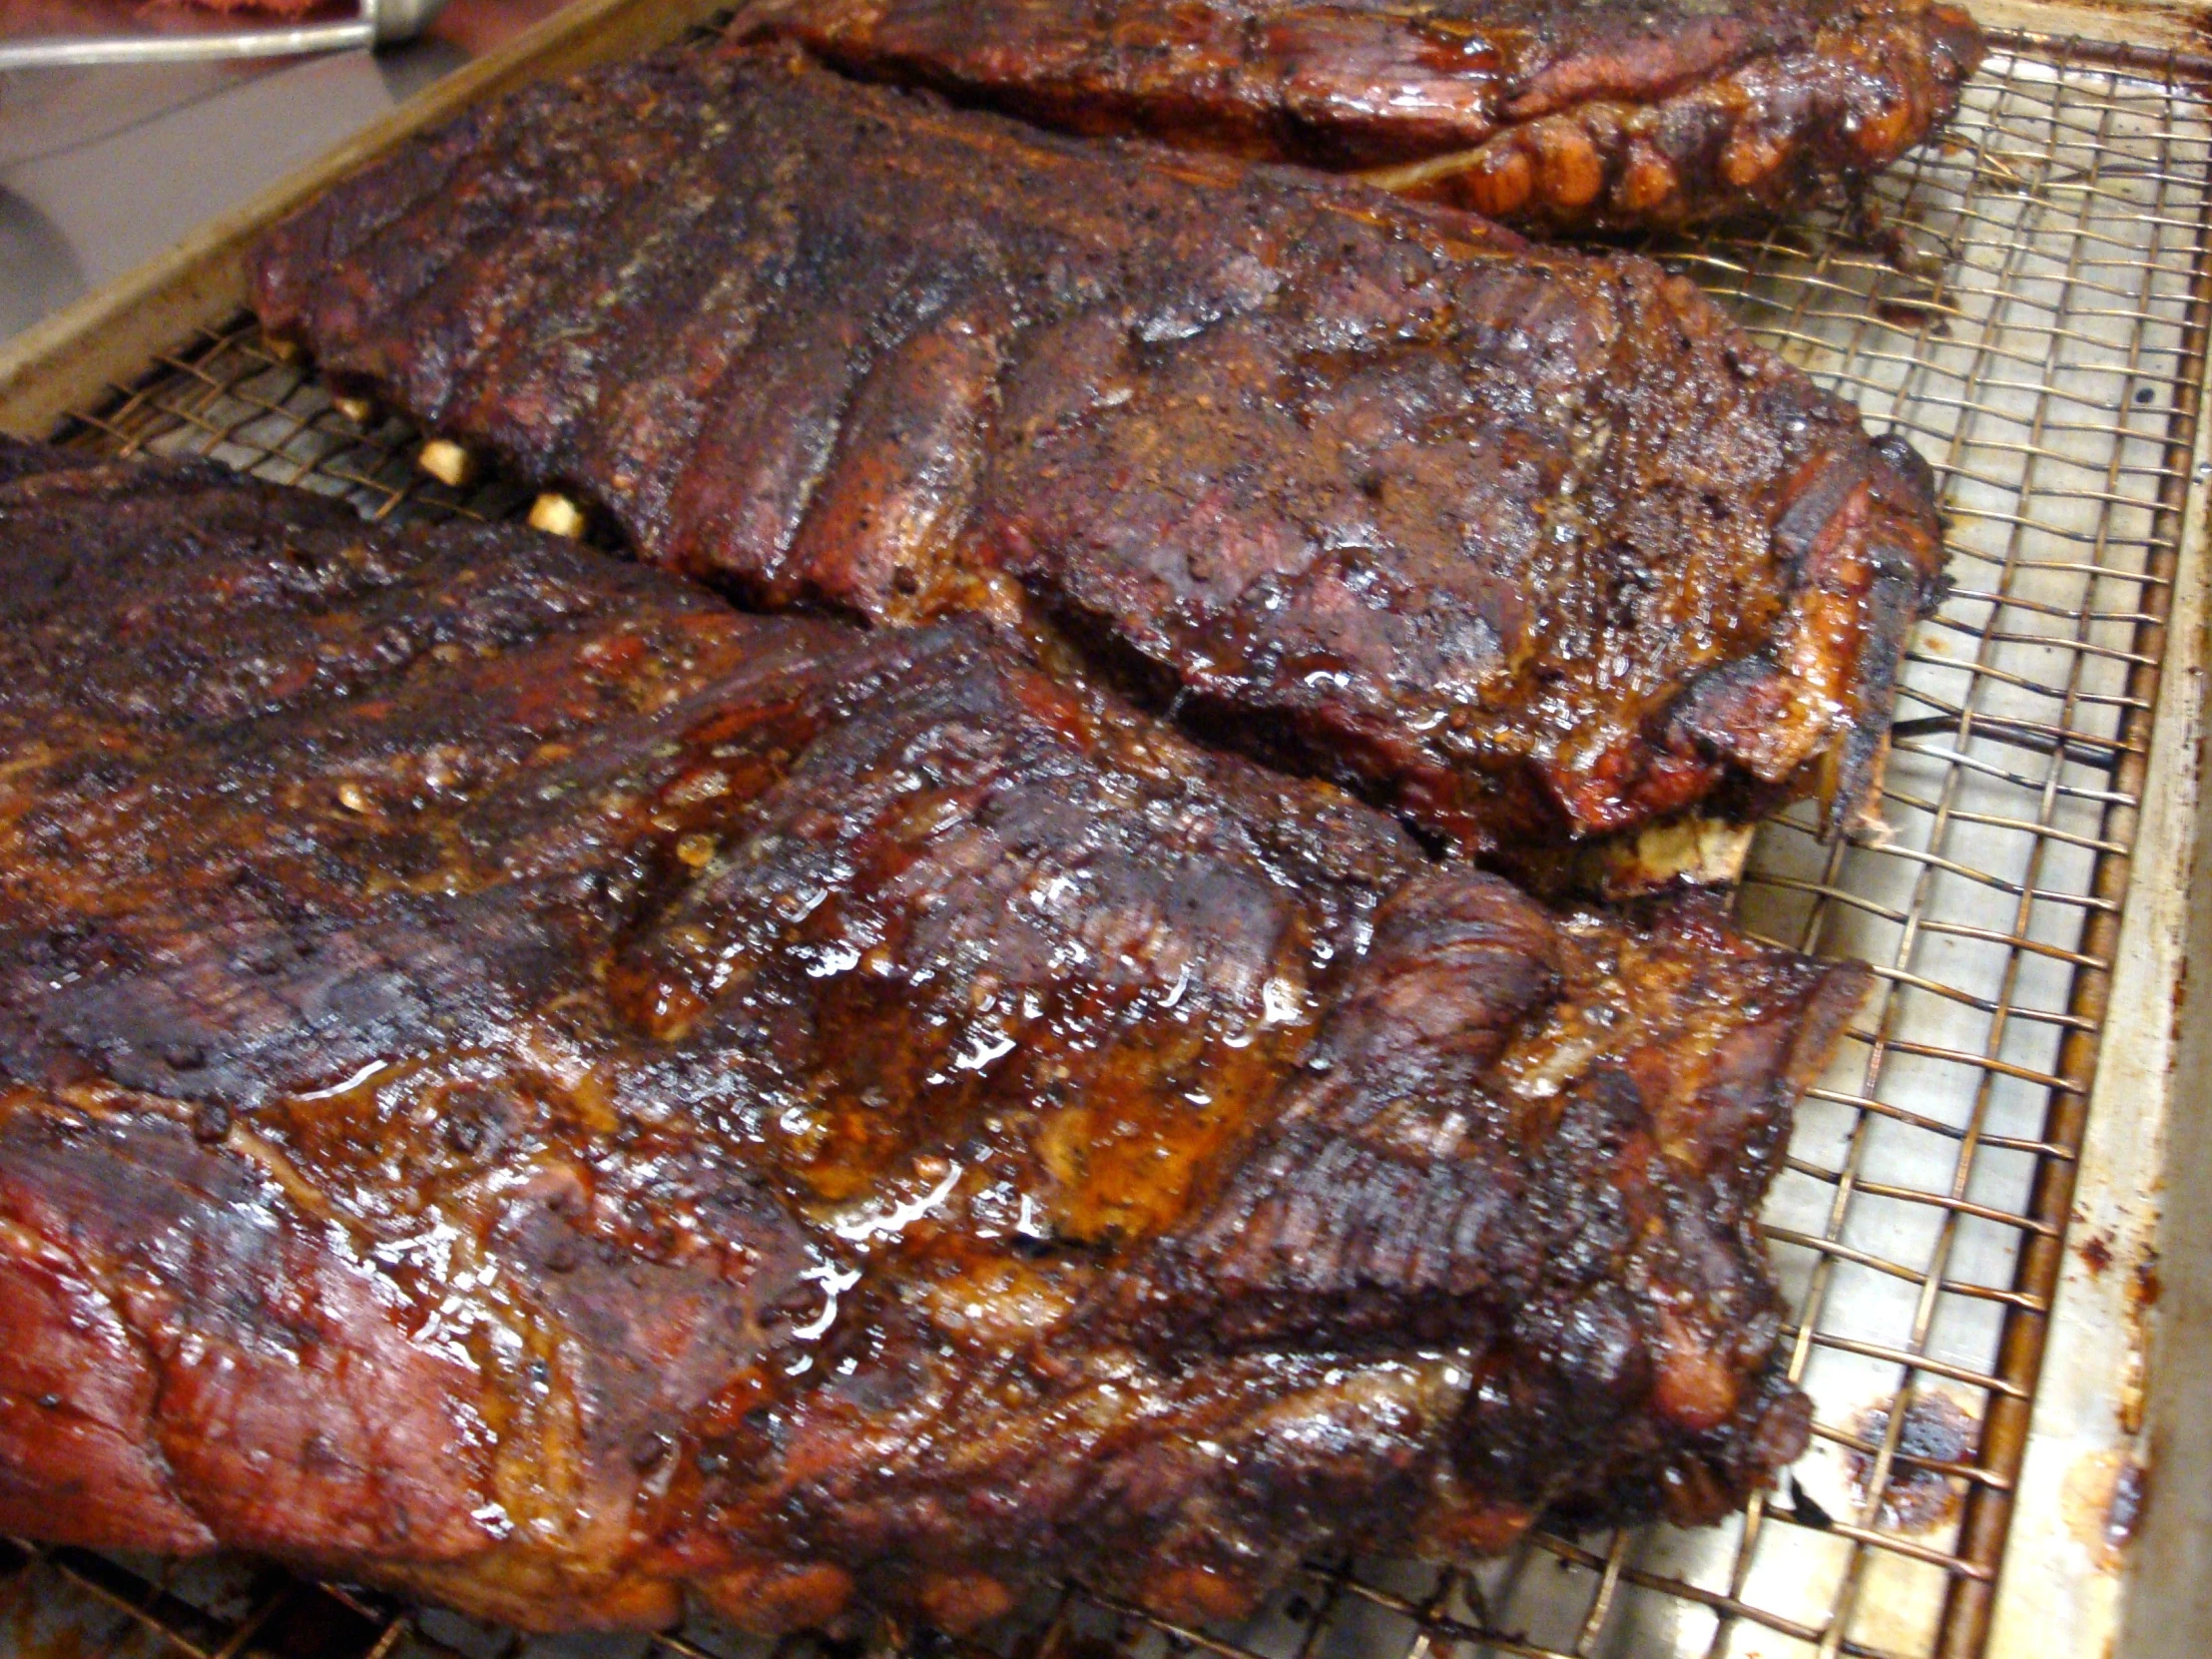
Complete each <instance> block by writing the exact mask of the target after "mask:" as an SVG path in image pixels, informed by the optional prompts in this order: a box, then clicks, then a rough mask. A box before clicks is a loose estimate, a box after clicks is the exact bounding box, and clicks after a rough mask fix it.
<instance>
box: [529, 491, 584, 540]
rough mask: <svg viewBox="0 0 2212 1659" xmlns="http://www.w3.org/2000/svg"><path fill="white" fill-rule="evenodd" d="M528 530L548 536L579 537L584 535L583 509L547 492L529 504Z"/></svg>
mask: <svg viewBox="0 0 2212 1659" xmlns="http://www.w3.org/2000/svg"><path fill="white" fill-rule="evenodd" d="M530 528H531V529H533V530H543V531H544V532H545V533H546V534H547V535H549V536H580V535H582V534H583V533H584V509H583V508H581V507H579V506H577V505H576V503H575V502H573V501H571V500H570V499H569V498H568V497H567V496H565V495H555V494H553V493H552V492H551V491H548V492H546V493H545V494H544V495H541V496H539V497H538V498H537V499H536V500H535V501H533V502H531V503H530Z"/></svg>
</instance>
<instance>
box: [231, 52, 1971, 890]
mask: <svg viewBox="0 0 2212 1659" xmlns="http://www.w3.org/2000/svg"><path fill="white" fill-rule="evenodd" d="M255 266H256V271H255V283H256V295H257V304H258V306H259V308H260V311H261V314H262V317H263V319H264V321H265V323H266V325H267V327H268V328H269V329H270V330H271V331H272V333H273V334H274V335H275V336H277V337H278V338H279V339H284V340H289V341H293V342H300V343H303V344H304V345H305V346H306V347H307V348H309V349H311V350H312V352H313V353H314V354H315V356H316V358H317V360H318V366H319V369H320V371H321V372H322V373H323V374H324V375H325V376H326V377H328V378H329V379H331V380H332V381H333V383H335V384H337V385H338V386H339V387H341V388H346V387H351V388H353V389H356V390H361V391H368V392H373V393H374V394H376V395H377V396H379V397H382V398H386V399H389V400H390V401H391V402H392V403H393V404H395V405H396V406H398V407H399V408H401V409H403V410H405V411H407V412H408V413H410V414H411V415H412V416H414V418H415V419H416V420H417V421H418V422H419V423H420V424H421V425H422V426H423V427H425V428H426V429H427V430H429V431H431V432H433V433H436V434H440V435H441V436H442V437H443V438H445V439H457V440H460V441H461V442H462V443H463V444H464V445H470V446H475V447H476V448H478V449H485V450H489V451H491V452H494V453H496V454H497V455H498V456H500V457H501V458H502V459H503V460H504V461H505V462H506V463H507V464H508V465H509V466H510V467H511V468H513V469H514V470H515V471H516V472H517V473H519V474H520V475H522V476H523V477H525V478H527V479H529V480H531V481H534V482H536V483H538V484H540V485H543V486H548V487H557V488H559V489H561V490H564V491H568V492H572V493H573V494H574V495H575V496H577V497H580V498H581V499H582V500H583V501H584V502H585V503H586V505H587V506H588V507H589V508H591V509H592V510H593V511H594V512H595V513H597V514H600V515H603V517H604V518H605V519H606V520H607V521H608V522H610V523H611V524H612V525H613V526H614V527H616V528H617V529H618V530H619V531H620V533H621V534H622V536H623V537H624V538H625V539H626V541H627V543H628V545H629V546H630V547H631V548H632V549H634V550H635V551H636V553H637V554H638V555H639V556H641V557H642V558H644V559H645V560H647V561H648V562H650V563H653V564H656V565H659V566H662V567H664V568H667V569H670V570H676V571H681V572H684V573H687V574H690V575H693V576H696V577H701V578H705V579H707V580H709V581H711V582H714V583H717V584H719V585H720V586H721V587H723V588H724V589H725V590H726V591H727V592H729V593H731V594H734V595H735V596H737V597H738V598H740V599H741V600H742V601H744V602H746V603H748V604H750V605H753V606H757V607H764V608H783V607H793V606H797V607H806V608H813V609H819V610H828V611H831V612H835V613H840V614H843V615H846V616H851V617H857V618H861V619H865V620H867V621H870V622H874V623H911V622H918V621H925V620H928V619H930V618H932V617H935V616H941V615H944V614H948V613H951V612H956V611H960V610H972V609H980V610H984V611H990V612H997V613H999V614H1002V615H1003V614H1007V613H1009V612H1017V611H1021V610H1024V609H1027V610H1030V611H1032V612H1033V613H1034V614H1035V615H1037V616H1038V617H1040V618H1043V619H1046V620H1048V621H1049V622H1050V624H1051V625H1052V626H1053V627H1054V628H1056V629H1058V630H1060V631H1061V632H1062V633H1063V634H1064V635H1065V636H1066V637H1068V638H1071V639H1073V640H1075V641H1076V642H1078V644H1079V646H1080V648H1081V649H1082V650H1083V651H1084V652H1085V654H1086V657H1087V660H1088V661H1089V663H1090V664H1091V665H1092V667H1093V668H1094V669H1098V670H1102V671H1110V672H1112V673H1113V674H1114V675H1115V676H1116V677H1117V679H1118V680H1119V681H1120V683H1122V684H1123V685H1125V686H1128V687H1131V688H1134V689H1136V690H1138V691H1139V692H1141V693H1142V694H1144V695H1147V696H1149V697H1150V698H1152V699H1153V700H1154V702H1155V703H1156V704H1157V705H1158V706H1161V707H1173V708H1174V709H1175V711H1176V712H1177V714H1178V715H1179V716H1180V717H1181V718H1182V719H1183V720H1184V721H1185V722H1186V723H1187V724H1188V725H1189V726H1190V727H1192V728H1194V729H1196V730H1197V731H1199V732H1201V733H1203V734H1205V735H1207V736H1209V737H1210V738H1213V739H1215V740H1217V741H1226V742H1232V743H1236V744H1239V745H1241V746H1244V747H1245V748H1247V749H1249V750H1252V751H1254V752H1257V753H1258V754H1260V755H1261V756H1262V757H1264V758H1266V759H1267V760H1269V761H1270V762H1272V763H1274V764H1277V765H1281V766H1285V767H1289V768H1292V769H1297V770H1302V771H1305V772H1308V773H1311V774H1315V775H1318V776H1321V777H1325V778H1328V779H1331V780H1333V781H1336V782H1339V783H1342V784H1345V785H1347V786H1349V787H1351V788H1353V789H1354V790H1356V791H1358V792H1359V793H1361V794H1362V795H1363V796H1364V797H1366V798H1367V799H1369V800H1371V801H1375V802H1377V803H1380V804H1383V805H1385V806H1387V807H1389V808H1391V809H1393V810H1395V811H1397V812H1400V813H1402V814H1404V815H1406V816H1408V817H1409V818H1411V819H1412V820H1414V821H1415V822H1417V823H1418V824H1421V825H1423V826H1425V827H1427V828H1428V829H1429V830H1434V831H1436V832H1437V833H1438V834H1440V835H1441V836H1443V837H1445V838H1446V839H1448V840H1450V841H1453V842H1455V843H1457V844H1458V845H1459V846H1461V847H1463V848H1466V849H1470V850H1473V851H1477V852H1484V853H1489V854H1492V855H1495V856H1497V857H1499V858H1500V859H1501V860H1503V861H1504V862H1505V863H1507V864H1508V865H1510V864H1511V863H1512V861H1513V860H1514V858H1515V857H1517V856H1520V855H1524V854H1527V853H1529V852H1531V851H1532V850H1541V849H1547V848H1557V847H1560V846H1563V845H1580V844H1585V843H1588V842H1591V841H1594V840H1597V839H1599V838H1602V837H1607V836H1631V835H1634V834H1636V833H1637V832H1638V831H1640V830H1643V829H1645V828H1646V827H1649V826H1653V825H1655V824H1662V823H1667V822H1670V821H1675V822H1678V821H1680V820H1681V819H1682V818H1684V817H1697V816H1705V817H1709V818H1720V819H1731V820H1736V821H1739V822H1741V821H1747V820H1748V819H1749V818H1750V817H1752V816H1754V815H1755V814H1756V812H1757V811H1759V810H1761V809H1763V808H1765V807H1767V806H1770V805H1772V804H1773V803H1775V802H1776V801H1778V800H1780V799H1783V798H1787V797H1792V796H1802V795H1813V794H1817V795H1819V796H1821V797H1823V798H1824V799H1825V800H1826V801H1827V802H1828V803H1829V805H1830V809H1831V819H1832V822H1833V823H1836V824H1840V825H1848V824H1855V823H1858V822H1861V821H1863V820H1865V819H1866V818H1868V817H1870V816H1871V815H1872V810H1873V806H1874V796H1875V791H1876V785H1877V780H1878V778H1879V773H1880V765H1881V761H1882V758H1883V756H1884V753H1885V745H1886V738H1887V733H1888V727H1889V718H1890V708H1891V703H1892V700H1893V693H1894V681H1895V672H1896V667H1897V663H1898V659H1899V654H1900V651H1901V649H1902V642H1903V638H1904V634H1905V631H1906V629H1907V627H1908V625H1909V624H1910V623H1911V622H1912V621H1913V620H1914V619H1915V618H1916V616H1917V615H1918V614H1920V613H1921V612H1922V611H1923V610H1924V609H1925V607H1926V606H1927V605H1928V604H1929V603H1930V602H1931V601H1932V600H1933V598H1934V595H1935V592H1936V581H1937V577H1938V571H1939V568H1940V548H1939V526H1938V523H1937V519H1936V510H1935V506H1934V502H1933V497H1932V493H1931V481H1930V477H1929V474H1928V471H1927V468H1926V467H1925V465H1924V464H1923V463H1921V462H1920V460H1919V459H1918V457H1916V456H1915V455H1914V454H1913V453H1912V451H1911V450H1910V448H1908V447H1907V446H1906V445H1905V444H1904V443H1903V442H1902V441H1901V440H1897V439H1894V438H1891V439H1880V440H1877V439H1872V438H1870V437H1869V435H1868V433H1867V432H1866V430H1865V428H1864V427H1863V426H1862V424H1861V422H1860V419H1859V416H1858V413H1857V411H1856V410H1854V409H1853V408H1851V407H1850V406H1849V405H1848V404H1846V403H1844V402H1843V401H1841V400H1840V399H1838V398H1835V397H1833V396H1831V395H1829V394H1828V393H1826V392H1824V391H1822V390H1821V389H1819V388H1818V387H1816V386H1815V385H1814V384H1813V382H1812V381H1811V380H1809V379H1808V378H1807V377H1806V376H1805V375H1803V374H1802V373H1800V372H1798V371H1797V370H1795V369H1793V368H1791V367H1790V366H1788V365H1787V364H1785V363H1784V362H1782V361H1781V360H1780V359H1779V358H1778V357H1776V356H1774V355H1773V354H1772V353H1770V352H1768V351H1766V350H1764V349H1762V348H1761V347H1759V346H1758V345H1756V344H1754V343H1753V342H1752V341H1751V340H1750V339H1749V338H1747V337H1746V336H1745V335H1744V334H1743V333H1742V332H1741V331H1740V330H1738V329H1737V328H1736V327H1735V326H1734V325H1732V324H1731V323H1730V322H1729V321H1728V320H1727V319H1726V318H1725V317H1724V316H1723V315H1722V314H1721V313H1720V311H1718V310H1717V309H1716V308H1715V307H1714V306H1713V305H1712V304H1711V303H1710V302H1709V301H1708V300H1706V299H1705V298H1704V297H1703V296H1702V295H1700V294H1699V293H1698V292H1697V291H1696V290H1695V289H1694V288H1693V287H1692V286H1691V285H1690V283H1689V282H1688V281H1687V280H1684V279H1682V278H1678V277H1669V276H1667V275H1666V274H1665V273H1663V272H1662V271H1661V270H1660V269H1659V268H1658V267H1657V266H1655V265H1652V264H1650V263H1648V262H1646V261H1643V260H1640V259H1636V258H1631V257H1625V256H1624V257H1612V258H1593V257H1588V256H1584V255H1579V254H1573V253H1564V252H1546V251H1542V250H1538V249H1535V248H1532V247H1530V246H1528V245H1527V244H1525V243H1523V242H1522V241H1521V240H1520V239H1519V238H1518V237H1516V236H1514V235H1513V234H1511V233H1509V232H1504V231H1500V230H1498V229H1497V228H1495V227H1494V226H1491V225H1489V224H1487V223H1486V222H1484V221H1482V220H1479V219H1477V218H1475V217H1473V216H1471V215H1467V214H1463V213H1460V212H1457V211H1455V210H1450V209H1445V208H1438V207H1434V206H1430V205H1425V204H1419V203H1413V202H1407V201H1404V200H1401V199H1399V198H1397V197H1394V196H1391V195H1389V194H1387V193H1384V192H1382V191H1377V190H1373V189H1371V188H1368V187H1366V186H1362V185H1358V184H1353V183H1346V182H1343V181H1339V180H1334V179H1331V178H1328V177H1326V176H1323V175H1319V174H1310V173H1307V172H1304V171H1303V170H1297V169H1286V168H1275V167H1269V166H1263V165H1255V164H1251V163H1246V162H1241V161H1236V160H1230V159H1223V158H1217V157H1190V156H1182V155H1179V154H1177V153H1175V152H1171V151H1163V150H1159V149H1156V148H1153V147H1149V146H1145V145H1138V144H1129V143H1123V144H1110V143H1099V142H1095V141H1087V140H1080V139H1069V138H1063V137H1056V136H1052V135H1046V134H1041V133H1037V132H1034V131H1032V130H1030V129H1027V128H1024V127H1022V126H1019V125H1018V124H1016V123H1013V122H1011V121H1009V120H1007V119H1005V118H1002V117H997V116H992V115H983V114H974V113H969V112H963V111H958V110H953V109H950V108H947V107H945V106H944V105H942V104H941V103H939V102H937V101H936V100H934V99H933V98H930V97H927V96H921V95H912V94H907V93H902V92H898V91H893V90H887V89H883V88H879V87H874V86H866V85H860V84H856V83H854V82H851V81H849V80H846V79H844V78H842V77H840V76H838V75H835V74H832V73H831V72H830V71H829V70H826V69H823V68H821V67H818V66H816V65H814V64H812V63H811V62H810V61H809V60H807V59H805V58H804V57H803V56H801V55H799V54H797V53H795V52H793V51H792V50H790V49H788V48H786V49H776V48H770V49H764V50H740V49H729V48H724V49H719V50H712V51H701V50H694V49H686V50H679V51H675V52H671V53H667V54H664V55H661V56H658V57H654V58H648V59H645V60H641V61H638V62H634V63H630V64H626V65H622V66H619V67H615V68H611V69H605V70H599V71H595V72H592V73H589V74H586V75H582V76H579V77H577V78H575V79H572V80H567V81H563V82H560V83H558V84H555V85H548V86H541V87H538V88H534V89H532V90H530V91H527V92H524V93H522V94H520V95H519V96H516V97H514V98H511V99H509V100H507V101H506V102H503V103H500V104H496V105H493V106H490V107H488V108H484V109H481V110H479V111H477V112H475V113H473V114H471V115H469V116H467V117H465V118H463V119H462V120H460V121H458V122H456V123H454V124H453V125H451V126H449V127H447V128H445V129H443V130H442V131H439V132H436V133H434V134H431V135H429V136H427V137H425V138H422V139H419V140H417V141H415V142H413V143H412V144H410V145H409V146H408V147H406V148H404V149H402V150H400V151H399V152H397V153H396V154H394V155H393V156H391V157H390V158H388V159H387V160H385V161H383V162H381V163H379V164H377V165H376V166H374V167H371V168H370V169H369V170H367V171H366V172H364V173H362V174H360V175H357V176H356V177H354V178H353V179H351V180H350V181H348V182H346V183H345V184H343V185H341V186H339V187H338V188H337V189H335V190H334V191H333V192H331V193H330V194H329V195H327V196H326V197H324V198H322V199H321V200H319V201H318V202H316V203H314V204H313V205H311V206H309V207H308V208H306V209H304V210H303V211H301V212H300V213H299V214H297V215H296V216H294V217H293V218H291V219H290V220H289V221H287V222H285V223H284V224H282V225H280V226H279V227H278V228H277V230H276V231H275V232H274V233H273V234H272V235H271V236H270V238H269V239H268V240H267V241H266V242H265V244H264V245H263V246H262V247H261V248H260V250H259V251H258V253H257V255H256V256H255Z"/></svg>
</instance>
